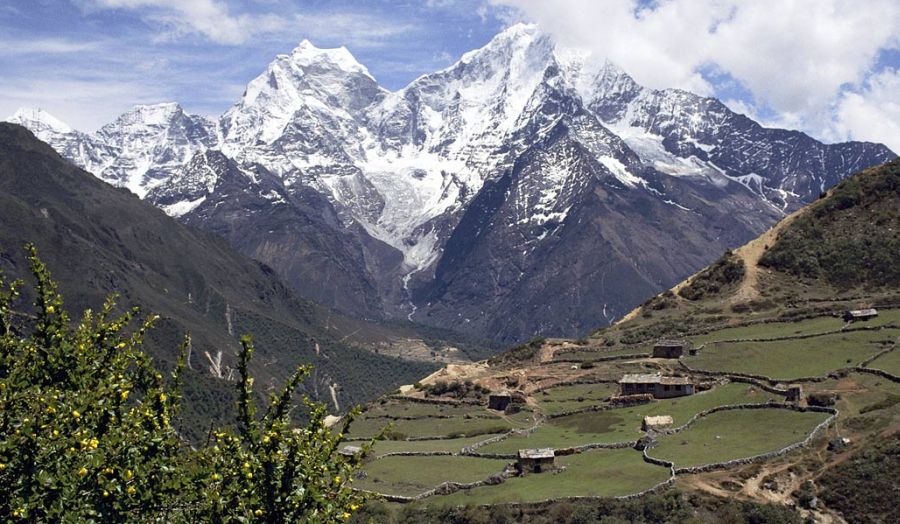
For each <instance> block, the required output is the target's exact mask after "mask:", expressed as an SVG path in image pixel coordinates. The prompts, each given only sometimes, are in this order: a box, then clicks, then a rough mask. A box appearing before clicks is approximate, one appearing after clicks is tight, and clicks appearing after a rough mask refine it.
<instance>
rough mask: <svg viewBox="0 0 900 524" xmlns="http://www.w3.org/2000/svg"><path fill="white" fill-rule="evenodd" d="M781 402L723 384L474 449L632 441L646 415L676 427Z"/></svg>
mask: <svg viewBox="0 0 900 524" xmlns="http://www.w3.org/2000/svg"><path fill="white" fill-rule="evenodd" d="M770 399H773V400H782V398H781V397H779V396H778V395H774V394H771V393H766V392H764V391H761V390H759V389H757V388H755V387H753V386H749V385H747V384H739V383H733V384H726V385H723V386H719V387H717V388H714V389H712V390H710V391H707V392H704V393H699V394H696V395H691V396H688V397H681V398H676V399H669V400H660V401H657V402H652V403H650V404H644V405H640V406H634V407H629V408H617V409H609V410H604V411H594V412H588V413H579V414H575V415H568V416H564V417H558V418H553V419H549V420H548V421H546V422H545V423H544V424H543V425H541V426H540V427H539V428H538V429H537V430H536V431H534V432H533V433H532V434H530V435H527V436H511V437H509V438H506V439H504V440H501V441H500V442H496V443H494V444H490V445H487V446H484V447H481V448H479V449H478V451H479V452H482V453H503V454H509V453H515V452H516V451H517V450H519V449H523V448H542V447H552V448H566V447H575V446H583V445H586V444H600V443H603V444H610V443H616V442H628V441H634V440H637V439H638V438H640V437H641V435H642V434H643V433H641V431H640V429H641V421H642V420H643V418H644V417H645V416H648V415H670V416H671V417H672V418H673V420H674V422H675V424H676V425H680V424H684V423H686V422H687V421H688V420H689V419H690V418H691V417H693V416H694V415H696V414H697V413H699V412H701V411H705V410H708V409H711V408H714V407H717V406H725V405H731V404H743V403H765V402H768V401H769V400H770Z"/></svg>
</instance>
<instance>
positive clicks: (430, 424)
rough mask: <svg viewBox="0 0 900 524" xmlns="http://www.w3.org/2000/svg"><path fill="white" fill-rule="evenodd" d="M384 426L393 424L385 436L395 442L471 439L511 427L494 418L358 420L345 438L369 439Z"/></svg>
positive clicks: (507, 423) (363, 418)
mask: <svg viewBox="0 0 900 524" xmlns="http://www.w3.org/2000/svg"><path fill="white" fill-rule="evenodd" d="M388 424H393V426H392V430H391V432H390V433H389V434H388V436H389V437H390V438H393V439H395V440H404V439H406V438H409V437H464V436H468V437H471V436H475V435H483V434H486V433H503V432H505V431H509V430H510V429H512V428H513V424H511V423H510V422H508V421H506V420H504V419H502V418H500V417H497V416H495V417H491V418H488V417H473V418H466V417H453V418H421V419H413V420H391V419H387V418H370V417H362V418H359V419H357V420H355V421H353V424H352V425H351V426H350V432H349V435H348V437H349V438H351V439H359V438H370V437H372V436H374V435H376V434H378V432H380V431H381V430H382V429H384V428H385V427H387V425H388Z"/></svg>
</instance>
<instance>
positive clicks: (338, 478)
mask: <svg viewBox="0 0 900 524" xmlns="http://www.w3.org/2000/svg"><path fill="white" fill-rule="evenodd" d="M334 483H335V484H340V483H341V476H340V475H338V476H336V477H334Z"/></svg>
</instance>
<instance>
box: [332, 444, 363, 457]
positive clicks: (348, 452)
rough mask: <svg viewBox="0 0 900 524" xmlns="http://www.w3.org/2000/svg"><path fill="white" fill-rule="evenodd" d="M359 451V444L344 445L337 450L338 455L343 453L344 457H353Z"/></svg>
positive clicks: (360, 451)
mask: <svg viewBox="0 0 900 524" xmlns="http://www.w3.org/2000/svg"><path fill="white" fill-rule="evenodd" d="M360 453H362V448H361V447H359V446H344V447H342V448H341V449H340V450H338V455H343V456H345V457H355V456H356V455H359V454H360Z"/></svg>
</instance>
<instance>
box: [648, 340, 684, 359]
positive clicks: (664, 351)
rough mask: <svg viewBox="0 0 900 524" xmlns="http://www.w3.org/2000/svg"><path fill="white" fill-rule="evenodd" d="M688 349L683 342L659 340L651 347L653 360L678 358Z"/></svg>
mask: <svg viewBox="0 0 900 524" xmlns="http://www.w3.org/2000/svg"><path fill="white" fill-rule="evenodd" d="M689 348H690V344H688V343H687V342H686V341H684V340H660V341H658V342H657V343H656V344H654V346H653V358H679V357H681V355H683V354H684V352H685V351H687V350H688V349H689Z"/></svg>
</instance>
